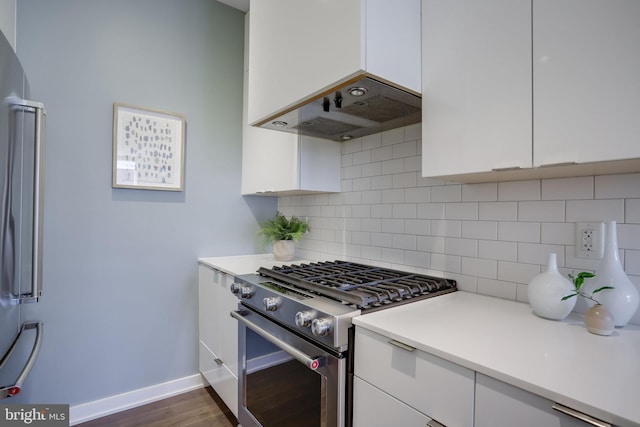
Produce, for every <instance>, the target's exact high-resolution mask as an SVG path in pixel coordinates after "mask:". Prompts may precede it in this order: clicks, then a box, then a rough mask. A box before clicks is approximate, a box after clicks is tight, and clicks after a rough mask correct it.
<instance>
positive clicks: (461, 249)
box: [444, 237, 478, 257]
mask: <svg viewBox="0 0 640 427" xmlns="http://www.w3.org/2000/svg"><path fill="white" fill-rule="evenodd" d="M444 253H445V254H447V255H460V256H466V257H477V256H478V241H477V240H474V239H459V238H454V237H447V238H445V239H444Z"/></svg>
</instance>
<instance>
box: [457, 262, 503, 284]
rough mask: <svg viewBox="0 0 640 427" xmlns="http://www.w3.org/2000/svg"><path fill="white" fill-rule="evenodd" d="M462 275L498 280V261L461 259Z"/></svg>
mask: <svg viewBox="0 0 640 427" xmlns="http://www.w3.org/2000/svg"><path fill="white" fill-rule="evenodd" d="M461 271H462V274H466V275H468V276H477V277H485V278H487V279H497V278H498V261H496V260H493V259H482V258H470V257H463V258H462V260H461Z"/></svg>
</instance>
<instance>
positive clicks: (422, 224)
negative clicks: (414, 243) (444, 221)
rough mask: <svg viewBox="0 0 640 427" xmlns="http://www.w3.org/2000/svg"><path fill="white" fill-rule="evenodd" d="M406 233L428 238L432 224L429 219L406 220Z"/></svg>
mask: <svg viewBox="0 0 640 427" xmlns="http://www.w3.org/2000/svg"><path fill="white" fill-rule="evenodd" d="M404 232H405V233H406V234H414V235H416V236H428V235H429V234H430V233H431V223H430V222H429V220H427V219H405V220H404Z"/></svg>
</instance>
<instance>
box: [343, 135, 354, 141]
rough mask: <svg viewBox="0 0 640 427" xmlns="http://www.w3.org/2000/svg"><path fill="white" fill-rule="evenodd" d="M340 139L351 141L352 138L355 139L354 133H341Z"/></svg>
mask: <svg viewBox="0 0 640 427" xmlns="http://www.w3.org/2000/svg"><path fill="white" fill-rule="evenodd" d="M340 139H342V140H343V141H349V140H350V139H353V135H340Z"/></svg>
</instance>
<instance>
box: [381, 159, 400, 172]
mask: <svg viewBox="0 0 640 427" xmlns="http://www.w3.org/2000/svg"><path fill="white" fill-rule="evenodd" d="M380 166H381V170H380V173H381V174H383V175H392V174H394V173H403V172H404V159H393V160H384V161H382V162H380Z"/></svg>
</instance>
